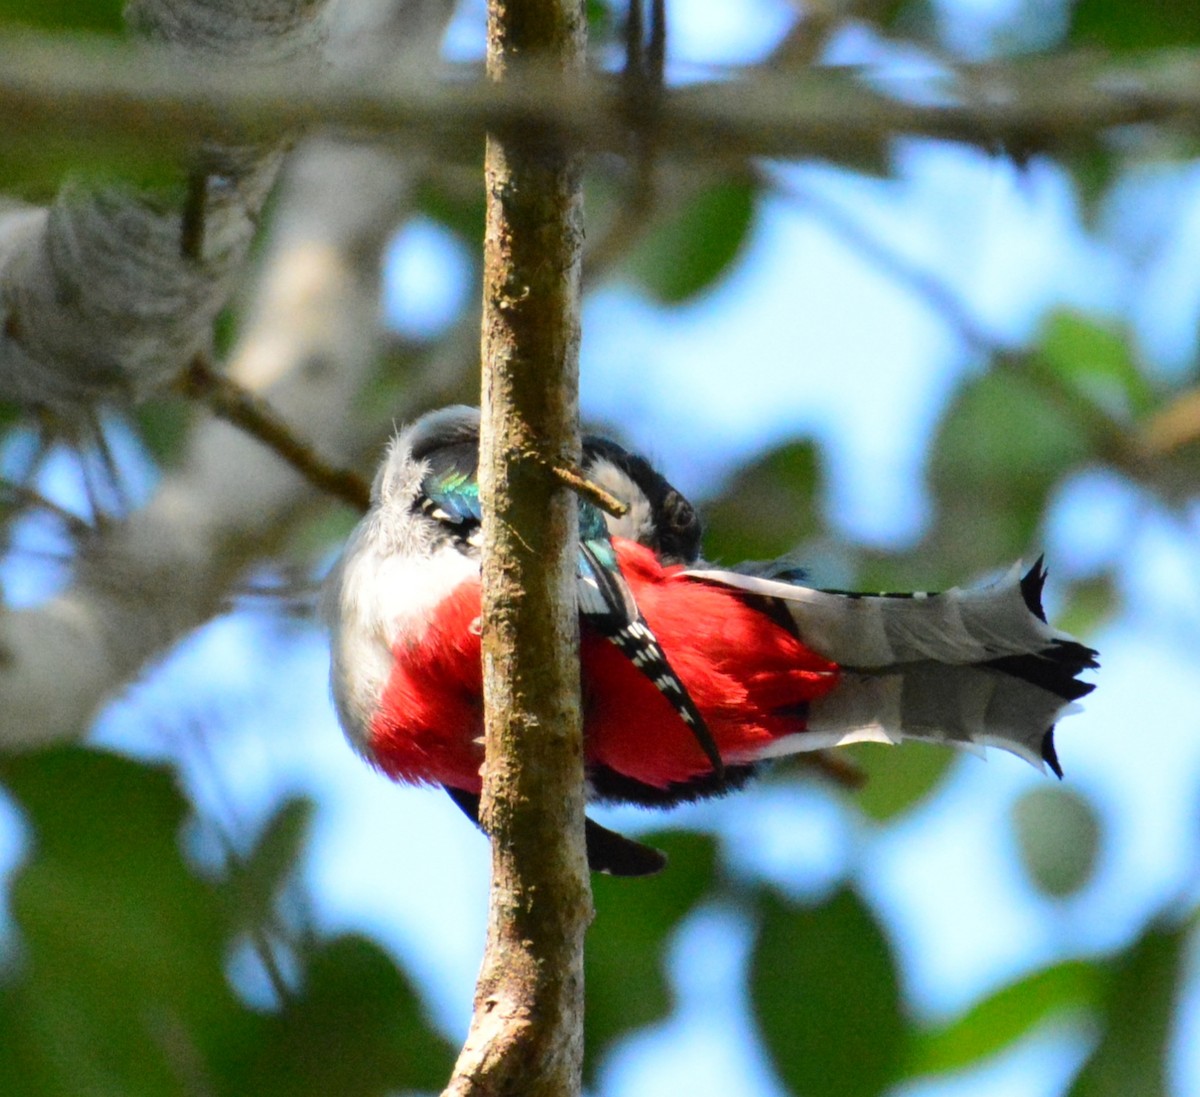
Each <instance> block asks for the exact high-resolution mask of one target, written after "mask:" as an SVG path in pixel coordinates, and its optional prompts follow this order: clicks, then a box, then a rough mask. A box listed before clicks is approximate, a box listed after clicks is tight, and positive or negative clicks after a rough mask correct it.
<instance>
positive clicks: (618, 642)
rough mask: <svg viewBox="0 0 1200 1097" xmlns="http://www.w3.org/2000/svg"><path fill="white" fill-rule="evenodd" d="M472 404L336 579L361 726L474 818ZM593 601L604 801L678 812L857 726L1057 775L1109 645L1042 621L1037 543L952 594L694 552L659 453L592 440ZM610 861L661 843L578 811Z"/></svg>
mask: <svg viewBox="0 0 1200 1097" xmlns="http://www.w3.org/2000/svg"><path fill="white" fill-rule="evenodd" d="M478 450H479V412H478V410H477V409H474V408H466V407H451V408H444V409H442V410H441V411H437V412H432V413H430V414H428V415H426V416H424V417H423V418H422V419H420V420H418V421H417V422H416V423H415V424H413V425H412V426H410V427H408V428H407V429H405V430H403V431H402V432H401V433H400V434H399V435H398V436H397V437H396V438H395V439H394V440H393V441H392V443H391V446H390V448H389V449H388V453H387V456H386V458H385V459H384V462H383V464H382V466H381V467H380V469H379V472H378V474H377V475H376V477H375V482H374V485H373V486H372V489H371V507H370V510H369V512H368V513H367V515H366V516H365V517H364V518H363V519H362V521H361V522H360V523H359V524H358V526H357V527H356V529H355V530H354V533H353V534H352V535H351V537H350V540H349V542H348V544H347V545H346V549H345V552H344V553H343V555H342V559H341V561H340V562H339V564H338V565H337V567H336V568H335V569H334V571H333V573H332V574H331V576H330V579H329V581H328V583H327V586H326V590H325V597H324V600H323V611H324V614H325V616H326V619H327V621H328V623H329V625H330V628H331V632H332V648H333V658H332V687H333V696H334V702H335V705H336V708H337V712H338V716H339V718H340V720H341V723H342V726H343V728H344V729H345V732H346V734H347V736H348V737H349V739H350V741H351V743H352V744H353V745H354V746H355V747H356V748H357V749H358V750H359V751H360V752H361V753H362V754H363V755H364V756H365V757H366V758H367V759H368V760H370V761H371V762H372V763H373V764H374V765H376V766H378V767H379V768H380V769H382V770H383V771H384V772H385V773H386V774H388V775H389V776H390V777H392V778H394V779H396V780H400V781H407V782H412V783H418V784H425V783H428V784H438V785H442V786H443V787H444V788H445V789H446V791H447V792H448V793H449V794H450V796H451V797H452V798H453V799H454V801H455V802H456V803H457V804H458V805H459V807H461V808H462V809H463V810H464V811H465V812H466V813H467V814H468V815H470V816H471V817H472V818H473V819H476V820H477V819H478V808H479V796H480V790H481V787H482V781H481V777H480V767H481V765H482V763H483V746H482V735H483V704H482V689H483V687H482V671H481V658H480V639H479V631H480V628H479V617H480V578H479V542H480V503H479V486H478V481H477V468H478V459H479V453H478ZM583 465H584V471H585V472H586V474H587V476H588V477H589V478H590V479H591V480H593V481H594V482H596V483H597V484H599V485H600V486H601V487H603V488H605V489H607V490H608V491H609V492H611V493H612V494H613V495H615V496H616V497H617V498H619V499H621V500H622V501H623V502H625V503H626V504H627V505H628V507H629V510H628V512H627V513H626V514H625V516H624V517H622V518H620V519H614V518H610V517H606V516H605V515H603V514H602V513H601V512H600V511H599V510H598V509H596V508H595V507H594V506H592V505H591V504H590V503H588V502H586V501H584V500H581V501H580V503H579V507H580V515H579V517H580V550H579V562H578V582H577V591H578V600H579V613H580V622H581V638H580V663H581V676H582V685H583V703H584V738H585V762H586V767H587V780H588V792H589V798H590V799H592V800H598V801H609V802H632V803H637V804H643V805H649V806H661V807H665V806H670V805H671V804H675V803H679V802H681V801H684V800H692V799H697V798H700V797H706V796H711V795H717V794H720V793H723V792H725V791H728V790H729V789H731V788H735V787H738V786H739V785H741V784H744V783H745V781H746V780H747V778H748V777H749V776H750V775H751V774H752V773H753V771H754V770H755V769H756V768H757V767H758V766H759V765H760V764H761V763H762V762H764V761H765V760H767V759H770V758H777V757H780V756H781V755H786V754H792V753H797V752H801V751H810V750H817V749H823V748H827V747H833V746H840V745H843V744H846V743H854V742H860V741H863V740H877V741H883V742H889V743H895V742H899V741H900V740H902V739H923V740H926V741H932V742H939V743H946V744H951V745H955V744H957V745H966V744H986V745H993V746H998V747H1001V748H1003V749H1005V750H1008V751H1011V752H1012V753H1014V754H1017V755H1019V756H1020V757H1022V758H1025V759H1027V760H1028V761H1030V762H1032V763H1033V764H1034V765H1036V766H1039V767H1042V766H1043V764H1044V765H1048V766H1049V767H1050V768H1051V769H1052V770H1053V771H1054V772H1055V773H1056V774H1058V775H1059V776H1061V775H1062V772H1061V769H1060V767H1059V764H1058V759H1057V756H1056V754H1055V750H1054V738H1053V731H1054V723H1055V721H1056V720H1057V719H1058V718H1059V716H1060V715H1062V713H1063V711H1064V710H1065V709H1067V708H1068V707H1069V705H1070V703H1071V702H1072V701H1074V700H1076V699H1077V698H1080V697H1082V696H1084V695H1085V694H1087V693H1089V692H1090V691H1091V690H1092V688H1093V686H1092V685H1091V684H1089V683H1086V682H1081V681H1079V679H1078V675H1079V674H1080V672H1081V671H1083V670H1084V669H1086V668H1090V667H1095V666H1096V665H1097V662H1096V652H1095V651H1093V650H1092V649H1091V648H1089V647H1085V646H1084V645H1083V644H1080V643H1078V642H1077V641H1076V640H1074V639H1073V638H1072V637H1070V636H1068V635H1067V634H1065V633H1063V632H1059V631H1058V630H1056V629H1054V628H1051V627H1050V626H1049V625H1048V624H1047V623H1046V619H1045V615H1044V613H1043V611H1042V606H1041V591H1042V584H1043V582H1044V580H1045V571H1044V570H1043V568H1042V565H1041V561H1040V560H1039V561H1038V562H1037V563H1036V564H1034V565H1033V567H1032V568H1031V569H1029V570H1028V571H1027V572H1025V574H1024V575H1022V574H1021V573H1020V570H1019V569H1018V568H1014V569H1013V570H1012V571H1011V572H1009V574H1008V575H1007V576H1005V577H1004V578H1003V579H1001V580H1000V581H999V582H997V583H995V584H993V585H990V586H986V587H980V588H972V589H967V590H961V589H954V590H948V591H945V592H943V593H941V594H905V595H896V594H884V595H862V594H847V593H843V592H833V591H822V590H816V589H813V588H811V587H808V586H804V585H803V584H802V583H800V582H799V581H797V578H796V573H795V570H794V568H792V567H791V566H789V565H787V564H785V563H776V564H760V565H747V566H743V567H742V568H741V569H739V570H733V571H730V570H726V569H722V568H717V567H713V566H711V565H708V564H705V563H703V562H701V561H700V555H699V554H700V522H699V519H698V517H697V515H696V513H695V511H694V510H693V508H692V507H691V505H690V504H689V503H688V501H687V500H686V499H685V498H684V497H683V496H682V495H680V493H679V492H678V491H676V490H675V489H674V488H673V487H672V486H671V485H670V484H669V483H668V482H667V481H666V480H665V479H664V478H663V477H662V476H661V475H660V474H659V473H658V472H656V471H655V470H654V469H653V468H652V467H651V466H650V465H649V464H648V463H647V462H646V461H645V460H644V459H642V458H640V457H637V456H635V455H633V454H630V453H629V452H627V451H626V450H624V449H623V448H622V447H620V446H619V445H617V444H616V443H614V442H610V441H607V440H605V439H599V438H587V439H585V440H584V445H583ZM587 844H588V860H589V863H590V864H591V867H592V868H593V869H595V870H597V871H607V872H611V873H614V874H617V875H632V876H636V875H642V874H645V873H649V872H654V871H657V870H658V869H659V868H661V867H662V865H663V863H664V859H663V857H662V855H661V854H660V853H659V852H658V851H657V850H653V849H650V848H648V847H646V846H643V845H640V844H638V843H636V842H633V841H631V840H630V839H628V838H624V837H622V836H621V835H619V834H616V833H614V832H612V831H610V830H606V829H605V828H603V827H601V826H599V825H598V824H596V823H595V822H593V821H592V820H588V823H587Z"/></svg>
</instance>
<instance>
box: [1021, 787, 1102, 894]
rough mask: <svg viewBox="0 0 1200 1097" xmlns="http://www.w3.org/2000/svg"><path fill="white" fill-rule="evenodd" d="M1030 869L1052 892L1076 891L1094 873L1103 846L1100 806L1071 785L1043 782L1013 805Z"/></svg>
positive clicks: (1038, 883)
mask: <svg viewBox="0 0 1200 1097" xmlns="http://www.w3.org/2000/svg"><path fill="white" fill-rule="evenodd" d="M1013 824H1014V826H1015V828H1016V833H1017V847H1018V849H1019V850H1020V853H1021V861H1022V863H1023V864H1024V866H1025V871H1026V872H1027V873H1028V874H1029V877H1030V879H1031V880H1032V881H1033V883H1034V884H1035V885H1036V886H1037V887H1038V888H1039V889H1040V890H1041V891H1042V892H1044V893H1045V894H1046V895H1052V896H1054V897H1056V898H1062V897H1063V896H1067V895H1072V894H1074V893H1075V892H1077V891H1079V890H1080V889H1082V888H1083V887H1084V886H1085V885H1086V884H1087V882H1088V881H1089V880H1090V879H1091V877H1092V871H1093V870H1094V868H1095V866H1096V855H1097V850H1098V848H1099V844H1100V823H1099V820H1098V819H1097V818H1096V812H1095V809H1094V808H1093V807H1092V806H1091V804H1089V803H1088V802H1087V800H1085V799H1084V798H1083V797H1082V796H1080V795H1079V793H1077V792H1074V791H1072V790H1070V789H1065V788H1055V787H1053V786H1051V785H1040V786H1037V787H1034V788H1031V789H1029V791H1028V792H1026V793H1024V794H1023V795H1022V796H1021V798H1020V799H1019V800H1017V802H1016V803H1015V804H1014V805H1013Z"/></svg>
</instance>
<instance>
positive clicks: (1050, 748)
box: [1042, 728, 1063, 781]
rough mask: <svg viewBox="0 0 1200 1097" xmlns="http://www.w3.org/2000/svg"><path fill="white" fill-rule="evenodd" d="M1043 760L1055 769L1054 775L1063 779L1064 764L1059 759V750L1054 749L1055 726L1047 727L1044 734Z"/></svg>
mask: <svg viewBox="0 0 1200 1097" xmlns="http://www.w3.org/2000/svg"><path fill="white" fill-rule="evenodd" d="M1042 761H1043V762H1045V763H1046V765H1048V766H1049V767H1050V768H1051V770H1053V771H1054V776H1055V777H1057V778H1058V779H1059V780H1060V781H1061V780H1062V779H1063V771H1062V766H1061V765H1060V764H1059V761H1058V751H1056V750H1055V749H1054V728H1047V729H1046V734H1045V735H1044V736H1042Z"/></svg>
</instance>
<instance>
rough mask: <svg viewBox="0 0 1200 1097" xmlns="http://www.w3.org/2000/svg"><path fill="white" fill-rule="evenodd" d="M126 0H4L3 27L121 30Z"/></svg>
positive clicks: (0, 22) (0, 21) (0, 17)
mask: <svg viewBox="0 0 1200 1097" xmlns="http://www.w3.org/2000/svg"><path fill="white" fill-rule="evenodd" d="M124 8H125V0H0V29H3V30H9V29H11V26H5V24H10V25H12V26H16V27H23V26H24V27H40V28H42V29H45V30H58V31H63V30H65V31H72V32H76V33H78V32H82V31H91V32H93V33H96V32H103V33H109V34H121V33H123V32H124V29H125V24H124V20H123V19H122V18H121V12H122V11H123V10H124Z"/></svg>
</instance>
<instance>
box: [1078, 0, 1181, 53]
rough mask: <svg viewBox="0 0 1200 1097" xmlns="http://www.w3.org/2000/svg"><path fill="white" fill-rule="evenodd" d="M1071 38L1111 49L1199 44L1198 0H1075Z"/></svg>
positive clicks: (1080, 43)
mask: <svg viewBox="0 0 1200 1097" xmlns="http://www.w3.org/2000/svg"><path fill="white" fill-rule="evenodd" d="M1070 40H1071V42H1072V43H1074V44H1077V45H1086V46H1103V47H1104V48H1105V49H1110V50H1146V49H1160V48H1163V47H1170V46H1194V45H1197V44H1200V2H1198V0H1153V2H1151V3H1146V2H1145V0H1078V2H1077V3H1076V4H1075V9H1074V11H1073V12H1072V16H1071V30H1070Z"/></svg>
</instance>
